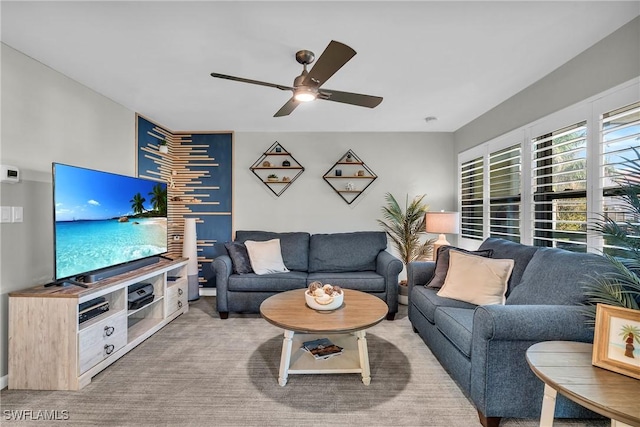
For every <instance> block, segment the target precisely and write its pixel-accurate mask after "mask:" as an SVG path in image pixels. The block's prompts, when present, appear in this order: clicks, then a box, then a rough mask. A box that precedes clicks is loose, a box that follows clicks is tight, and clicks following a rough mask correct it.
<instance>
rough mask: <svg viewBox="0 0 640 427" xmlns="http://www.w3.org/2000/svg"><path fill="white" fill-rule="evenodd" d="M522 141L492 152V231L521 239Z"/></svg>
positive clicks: (490, 231)
mask: <svg viewBox="0 0 640 427" xmlns="http://www.w3.org/2000/svg"><path fill="white" fill-rule="evenodd" d="M520 151H521V149H520V144H517V145H513V146H511V147H507V148H505V149H502V150H500V151H496V152H494V153H490V154H489V235H490V236H491V237H500V238H503V239H507V240H512V241H514V242H520V206H521V203H520V202H521V200H520V199H521V190H520V180H521V173H522V171H521V167H520V166H521V153H520Z"/></svg>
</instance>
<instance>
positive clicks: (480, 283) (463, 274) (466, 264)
mask: <svg viewBox="0 0 640 427" xmlns="http://www.w3.org/2000/svg"><path fill="white" fill-rule="evenodd" d="M513 263H514V261H513V260H512V259H491V258H485V257H481V256H477V255H471V254H464V253H462V252H458V251H451V258H450V261H449V271H448V273H447V277H446V279H445V281H444V285H443V286H442V288H440V290H439V291H438V296H441V297H446V298H453V299H457V300H460V301H466V302H469V303H471V304H477V305H491V304H504V302H505V293H506V292H507V281H508V280H509V277H510V276H511V270H513Z"/></svg>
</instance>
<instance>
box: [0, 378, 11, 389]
mask: <svg viewBox="0 0 640 427" xmlns="http://www.w3.org/2000/svg"><path fill="white" fill-rule="evenodd" d="M8 386H9V375H5V376H4V377H2V378H0V390H4V389H5V388H7V387H8Z"/></svg>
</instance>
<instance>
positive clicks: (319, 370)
mask: <svg viewBox="0 0 640 427" xmlns="http://www.w3.org/2000/svg"><path fill="white" fill-rule="evenodd" d="M305 291H306V289H296V290H293V291H287V292H282V293H280V294H277V295H274V296H272V297H269V298H267V299H266V300H265V301H264V302H263V303H262V305H260V314H261V315H262V317H263V318H264V319H265V320H266V321H267V322H269V323H271V324H273V325H275V326H278V327H280V328H282V329H284V339H283V342H282V353H281V356H280V374H279V377H278V383H279V384H280V385H281V386H284V385H285V384H287V379H288V377H289V374H353V373H359V374H362V382H363V383H364V384H365V385H369V384H370V382H371V373H370V369H369V353H368V349H367V338H366V332H365V330H366V329H368V328H370V327H372V326H374V325H376V324H378V323H380V322H381V321H382V320H383V319H384V318H385V316H386V315H387V311H388V308H387V305H386V304H385V303H384V302H383V301H382V300H381V299H380V298H378V297H375V296H373V295H369V294H367V293H364V292H360V291H354V290H351V289H344V304H343V306H342V307H341V308H338V309H337V310H333V311H316V310H314V309H312V308H309V307H308V306H307V305H306V303H305V299H304V292H305ZM354 337H355V338H354ZM317 338H329V339H330V340H331V341H332V342H333V343H334V344H336V345H338V346H340V347H342V348H343V352H342V354H340V355H339V356H334V357H331V358H329V359H325V360H316V359H315V358H314V357H313V356H312V355H311V354H309V353H308V352H306V351H304V350H302V349H301V347H302V343H303V342H306V341H310V340H314V339H317Z"/></svg>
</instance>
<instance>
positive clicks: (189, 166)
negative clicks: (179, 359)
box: [136, 114, 233, 286]
mask: <svg viewBox="0 0 640 427" xmlns="http://www.w3.org/2000/svg"><path fill="white" fill-rule="evenodd" d="M136 124H137V132H136V136H137V169H138V176H140V177H144V178H149V179H154V180H161V181H166V182H167V184H168V186H167V187H168V190H167V193H168V194H167V196H168V203H167V215H168V224H169V225H168V228H169V242H168V245H169V246H168V250H169V256H171V257H180V256H182V241H183V234H184V219H185V218H194V217H195V218H196V234H197V242H198V268H199V270H200V274H199V280H200V282H201V284H202V285H203V286H215V273H214V272H213V270H212V269H211V266H210V264H211V261H213V258H215V257H216V256H218V254H220V253H221V251H222V249H224V246H223V244H224V243H225V242H227V241H229V240H231V232H232V226H233V224H232V205H233V204H232V160H233V159H232V155H233V133H232V132H189V133H187V132H177V131H172V130H169V129H167V128H164V127H162V126H160V125H158V124H156V123H153V122H151V121H150V120H148V119H146V118H144V117H143V116H141V115H139V114H138V115H137V117H136ZM162 139H166V140H167V146H168V153H166V154H165V153H161V152H160V151H159V144H158V142H159V141H161V140H162Z"/></svg>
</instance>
